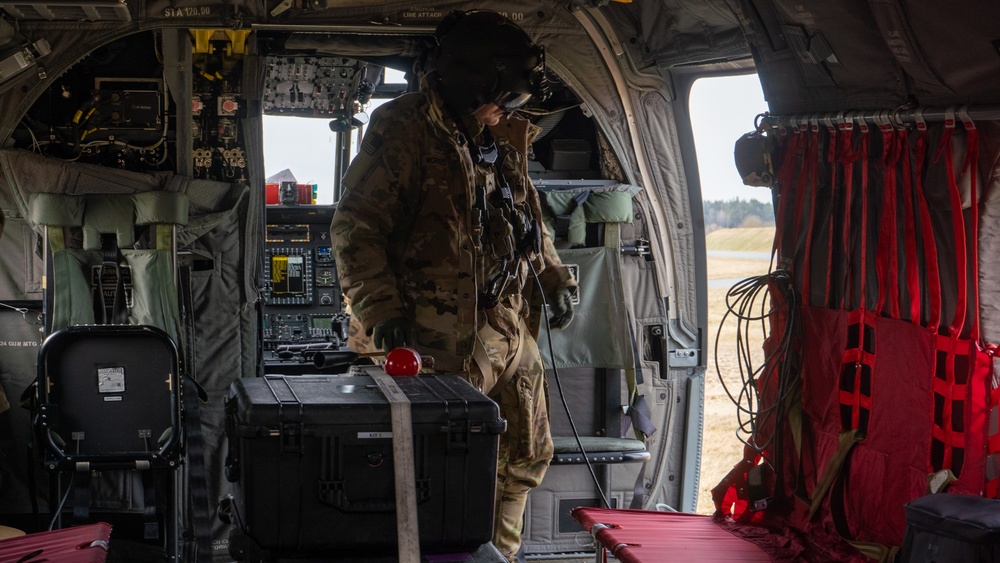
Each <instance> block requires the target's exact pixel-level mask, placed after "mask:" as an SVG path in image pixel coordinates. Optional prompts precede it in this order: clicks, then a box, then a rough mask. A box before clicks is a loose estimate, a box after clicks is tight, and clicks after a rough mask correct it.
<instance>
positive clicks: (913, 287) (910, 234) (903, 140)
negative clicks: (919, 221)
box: [896, 129, 922, 325]
mask: <svg viewBox="0 0 1000 563" xmlns="http://www.w3.org/2000/svg"><path fill="white" fill-rule="evenodd" d="M896 153H897V155H898V156H899V158H900V159H901V160H902V161H903V166H902V169H903V186H902V188H903V242H904V244H905V245H906V288H907V294H908V295H909V298H910V321H911V322H913V324H917V325H919V324H920V323H921V320H922V319H921V302H922V299H921V298H920V275H919V273H918V267H917V262H918V260H919V257H918V255H917V231H916V218H915V216H914V213H915V209H914V206H913V174H912V173H911V172H910V146H909V142H908V140H907V131H906V130H905V129H902V130H900V131H897V132H896Z"/></svg>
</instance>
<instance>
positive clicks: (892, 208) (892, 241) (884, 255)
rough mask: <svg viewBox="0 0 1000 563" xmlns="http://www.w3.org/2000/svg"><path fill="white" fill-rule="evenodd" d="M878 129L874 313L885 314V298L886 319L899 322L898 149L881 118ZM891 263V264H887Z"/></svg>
mask: <svg viewBox="0 0 1000 563" xmlns="http://www.w3.org/2000/svg"><path fill="white" fill-rule="evenodd" d="M878 127H879V130H880V131H881V132H882V157H881V161H882V165H883V176H882V213H881V221H879V224H880V228H879V234H878V250H877V251H876V252H875V275H876V277H877V278H878V300H877V301H876V303H875V312H876V313H879V314H883V315H884V314H886V311H885V310H884V307H885V305H886V299H887V298H888V307H889V311H888V316H889V317H890V318H893V319H898V318H899V278H898V275H897V266H898V264H899V260H898V256H899V242H898V240H899V239H898V234H897V229H896V207H897V201H896V199H897V198H896V165H897V164H898V163H899V146H898V145H897V144H896V134H895V129H894V128H893V126H892V124H891V123H889V122H888V120H887V119H884V118H882V117H880V118H879V119H878ZM890 261H891V262H892V263H891V264H890Z"/></svg>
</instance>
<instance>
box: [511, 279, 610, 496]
mask: <svg viewBox="0 0 1000 563" xmlns="http://www.w3.org/2000/svg"><path fill="white" fill-rule="evenodd" d="M525 262H527V263H528V267H529V268H531V275H532V277H534V278H535V287H537V288H538V294H539V295H540V296H541V298H542V318H544V319H545V328H546V335H547V336H548V338H547V340H548V346H549V357H550V358H552V359H553V362H552V377H553V379H555V382H556V389H558V390H559V399H560V401H561V402H562V406H563V410H564V411H566V418H567V419H568V420H569V427H570V429H572V430H573V438H575V439H576V446H577V447H578V448H580V455H582V456H583V461H584V462H585V463H586V464H587V469H588V470H589V471H590V478H591V479H593V480H594V486H595V487H597V492H598V494H600V495H601V502H603V503H604V507H605V508H611V503H610V502H608V495H607V494H606V493H605V492H604V487H602V486H601V482H600V480H599V479H598V478H597V472H596V471H594V465H593V464H592V463H591V462H590V458H589V457H587V450H586V449H584V447H583V441H582V440H580V432H579V431H578V430H577V429H576V423H575V422H574V421H573V414H572V413H571V412H570V409H569V403H567V402H566V394H565V393H563V387H562V379H561V378H560V377H559V368H557V367H556V366H555V361H554V360H555V357H556V355H555V350H554V348H553V347H552V325H551V324H549V316H548V314H546V313H545V308H547V307H548V305H549V304H548V301H547V300H546V299H545V290H544V289H543V288H542V282H541V280H539V279H538V272H536V271H535V265H534V264H532V262H531V260H525Z"/></svg>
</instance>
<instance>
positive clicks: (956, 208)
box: [934, 109, 969, 338]
mask: <svg viewBox="0 0 1000 563" xmlns="http://www.w3.org/2000/svg"><path fill="white" fill-rule="evenodd" d="M954 134H955V112H954V111H953V110H951V109H949V110H948V111H947V112H946V114H945V125H944V134H942V135H941V143H940V144H939V145H938V149H937V152H936V153H935V154H934V162H937V161H939V160H940V159H941V155H942V154H944V162H945V176H946V177H947V179H948V195H949V196H950V198H951V222H952V227H953V229H954V231H955V273H956V286H957V287H956V290H957V293H958V296H957V298H956V300H955V316H954V317H953V318H952V320H951V324H949V325H948V333H949V334H951V336H953V337H954V338H958V336H959V335H960V334H961V333H962V327H963V326H964V325H965V312H966V307H967V306H968V303H967V299H968V290H969V288H968V281H967V278H966V276H967V274H968V272H967V268H968V265H967V263H966V259H967V257H966V252H967V250H966V244H965V216H964V215H963V213H962V194H961V192H959V190H958V182H957V181H956V180H955V154H954V151H953V150H952V146H951V140H952V137H954Z"/></svg>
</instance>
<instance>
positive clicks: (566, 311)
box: [549, 288, 573, 330]
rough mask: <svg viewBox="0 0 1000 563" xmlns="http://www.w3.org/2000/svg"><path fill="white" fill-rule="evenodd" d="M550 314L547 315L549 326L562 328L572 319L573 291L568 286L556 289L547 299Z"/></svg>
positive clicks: (554, 328)
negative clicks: (548, 299) (550, 297)
mask: <svg viewBox="0 0 1000 563" xmlns="http://www.w3.org/2000/svg"><path fill="white" fill-rule="evenodd" d="M549 308H550V309H551V310H552V316H551V317H549V328H551V329H553V330H560V329H564V328H566V327H567V326H569V323H570V322H571V321H572V320H573V292H572V291H571V290H570V289H569V288H563V289H560V290H558V291H556V293H555V295H553V296H552V299H551V300H550V301H549Z"/></svg>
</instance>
